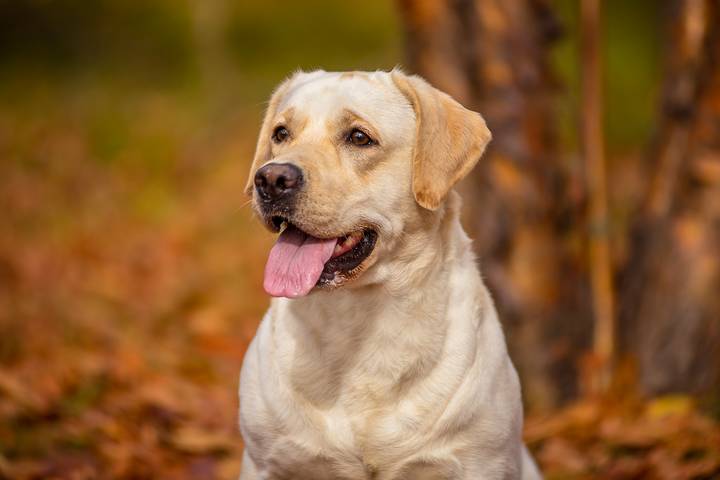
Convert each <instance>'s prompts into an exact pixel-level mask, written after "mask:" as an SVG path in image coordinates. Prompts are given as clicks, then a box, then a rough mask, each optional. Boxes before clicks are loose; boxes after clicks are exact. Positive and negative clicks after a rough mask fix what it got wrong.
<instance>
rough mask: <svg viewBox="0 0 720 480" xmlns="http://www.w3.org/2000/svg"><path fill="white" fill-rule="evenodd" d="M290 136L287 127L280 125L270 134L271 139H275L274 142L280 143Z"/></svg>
mask: <svg viewBox="0 0 720 480" xmlns="http://www.w3.org/2000/svg"><path fill="white" fill-rule="evenodd" d="M289 136H290V132H288V129H287V128H285V127H283V126H280V127H277V128H276V129H275V131H274V132H273V134H272V139H273V140H274V141H275V143H282V142H284V141H285V140H287V139H288V137H289Z"/></svg>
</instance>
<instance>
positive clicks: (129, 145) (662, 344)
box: [0, 0, 720, 479]
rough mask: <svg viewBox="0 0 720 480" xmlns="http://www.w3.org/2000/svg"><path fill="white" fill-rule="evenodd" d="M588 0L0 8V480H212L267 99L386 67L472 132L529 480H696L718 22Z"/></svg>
mask: <svg viewBox="0 0 720 480" xmlns="http://www.w3.org/2000/svg"><path fill="white" fill-rule="evenodd" d="M593 3H594V2H592V1H586V0H553V1H545V0H505V1H499V0H474V1H473V0H467V1H449V0H448V1H441V0H437V1H429V0H428V1H422V0H401V1H397V2H392V1H384V0H366V1H364V2H360V3H358V2H338V1H334V0H304V1H302V2H300V1H297V2H289V1H281V0H262V1H259V0H240V1H230V0H184V1H183V0H144V1H141V0H94V1H88V0H0V219H1V220H0V478H8V479H91V478H128V479H130V478H132V479H143V478H147V479H153V478H162V479H175V478H177V479H184V478H196V479H197V478H199V479H202V478H207V479H215V478H218V479H224V478H228V479H229V478H236V477H237V474H238V472H239V466H240V453H241V451H242V440H241V439H240V437H239V435H238V433H237V428H236V423H237V414H236V411H237V396H236V389H237V376H238V372H239V367H240V365H241V361H242V356H243V354H244V351H245V348H246V346H247V344H248V342H249V341H250V339H251V338H252V336H253V334H254V331H255V328H256V326H257V324H258V322H259V320H260V318H261V316H262V313H263V312H264V310H265V309H266V307H267V305H268V298H267V297H266V295H265V294H264V293H263V291H262V288H261V277H262V269H263V266H264V261H265V258H266V254H267V251H268V249H269V247H270V245H271V243H272V240H273V239H272V237H271V236H270V234H268V233H267V232H265V231H264V230H263V229H262V228H260V227H259V225H258V224H257V223H256V222H255V221H254V220H253V218H252V214H251V211H250V208H249V207H248V205H247V199H246V198H245V197H244V195H243V192H242V187H243V185H244V182H245V180H246V175H247V168H248V167H249V163H250V159H251V157H252V154H253V148H254V142H255V138H256V135H257V132H258V129H259V124H260V120H261V118H262V112H263V108H264V104H265V101H266V100H267V98H268V96H269V94H270V92H271V91H272V88H273V87H274V86H275V85H276V84H277V83H279V82H280V81H281V80H283V79H284V78H285V77H286V76H287V75H288V74H290V73H291V72H293V71H295V70H296V69H299V68H301V69H304V70H312V69H315V68H323V69H326V70H375V69H389V68H392V67H394V66H396V65H402V66H403V67H404V68H405V70H406V71H409V72H417V73H421V74H423V75H424V76H426V77H427V78H428V79H429V80H430V81H431V82H433V83H434V84H436V85H437V86H439V87H441V88H443V89H444V90H447V91H448V92H450V93H452V94H453V95H454V96H456V97H457V98H458V99H460V100H461V101H463V103H465V104H466V105H467V106H469V107H471V108H474V109H477V110H478V111H480V112H482V113H483V114H484V115H485V116H486V118H487V120H488V123H489V125H490V127H491V129H492V130H493V131H494V133H495V140H494V142H493V147H492V148H491V150H490V151H489V153H488V155H486V157H485V159H483V160H482V161H481V164H480V166H479V167H478V169H476V172H475V173H474V174H473V176H472V177H471V178H470V179H468V181H466V182H465V183H464V184H463V185H462V187H461V190H462V193H463V195H464V196H465V211H466V218H465V222H466V225H467V228H468V230H469V232H470V233H471V235H472V236H473V237H474V238H475V239H476V246H477V249H478V255H479V261H480V263H481V265H482V270H483V273H484V275H485V277H486V279H487V281H488V284H489V286H490V288H491V290H492V293H493V295H494V296H495V298H496V300H497V303H498V308H499V309H500V312H501V317H502V319H503V322H504V326H505V329H506V332H507V334H508V341H509V344H510V347H511V352H512V354H513V358H514V360H515V362H516V364H517V365H518V367H519V369H520V371H521V374H522V377H523V384H524V389H525V397H526V398H525V400H526V404H527V410H528V413H529V416H528V420H527V422H526V424H527V425H526V439H527V441H528V443H529V446H530V447H531V449H532V450H533V452H534V453H535V455H536V456H537V458H538V460H539V462H540V463H541V465H542V466H543V468H544V470H545V471H546V473H547V475H548V478H618V479H619V478H672V479H680V478H718V476H720V429H719V428H718V423H717V422H718V418H719V417H720V396H719V395H718V391H719V385H720V374H719V370H720V357H719V352H720V348H719V347H718V345H719V344H718V342H719V341H720V274H719V272H720V235H719V233H718V231H719V230H720V133H719V132H720V66H719V65H718V59H720V6H719V5H718V2H717V1H715V0H663V1H656V0H637V1H634V2H627V1H621V0H606V1H604V2H601V5H602V9H601V11H600V13H599V14H595V13H593V11H592V8H589V9H585V10H583V8H581V7H588V6H590V7H592V4H593ZM595 28H598V29H599V31H598V33H599V35H595V33H594V32H595ZM593 45H596V46H597V47H598V50H597V51H594V50H593ZM593 79H595V80H597V82H596V84H594V83H593V81H592V80H593ZM594 120H596V121H597V123H596V124H593V123H592V122H593V121H594ZM593 125H595V126H594V127H593ZM603 146H604V148H603ZM603 174H604V175H603ZM603 176H605V177H606V181H603V179H602V177H603Z"/></svg>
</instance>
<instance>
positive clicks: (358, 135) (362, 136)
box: [348, 128, 375, 147]
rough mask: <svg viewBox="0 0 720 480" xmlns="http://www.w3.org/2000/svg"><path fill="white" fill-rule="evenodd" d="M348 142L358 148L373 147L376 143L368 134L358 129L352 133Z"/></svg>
mask: <svg viewBox="0 0 720 480" xmlns="http://www.w3.org/2000/svg"><path fill="white" fill-rule="evenodd" d="M348 141H350V142H351V143H352V144H353V145H357V146H358V147H367V146H368V145H373V144H374V143H375V142H373V139H372V138H370V136H369V135H368V134H367V133H365V132H363V131H362V130H358V129H357V128H356V129H355V130H353V131H352V132H350V136H349V137H348Z"/></svg>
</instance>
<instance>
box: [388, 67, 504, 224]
mask: <svg viewBox="0 0 720 480" xmlns="http://www.w3.org/2000/svg"><path fill="white" fill-rule="evenodd" d="M391 75H392V79H393V81H394V82H395V85H396V86H397V87H398V89H400V91H401V92H402V94H403V95H405V97H406V98H407V99H408V101H409V102H410V104H411V105H412V107H413V109H414V110H415V117H416V118H417V132H416V140H415V150H414V152H413V165H412V189H413V195H414V196H415V201H417V203H418V204H420V206H422V207H424V208H427V209H428V210H435V209H437V208H438V206H440V204H441V203H442V202H443V200H444V199H445V197H446V196H447V194H448V192H449V191H450V189H451V188H452V187H453V185H455V184H456V183H457V182H458V181H459V180H460V179H462V178H463V177H464V176H465V175H467V174H468V173H469V172H470V170H472V168H473V167H474V166H475V164H476V163H477V161H478V160H479V159H480V156H481V155H482V154H483V152H484V151H485V147H486V146H487V144H488V143H489V142H490V139H491V138H492V135H491V134H490V130H488V128H487V125H486V124H485V120H483V118H482V117H481V116H480V114H479V113H476V112H473V111H471V110H468V109H466V108H465V107H463V106H462V105H460V104H459V103H458V102H456V101H455V100H453V99H452V98H451V97H450V95H448V94H446V93H443V92H441V91H440V90H438V89H436V88H435V87H433V86H432V85H430V84H429V83H428V82H426V81H425V80H423V79H422V78H420V77H418V76H415V75H412V76H408V75H405V74H404V73H402V72H399V71H397V70H394V71H393V72H392V73H391Z"/></svg>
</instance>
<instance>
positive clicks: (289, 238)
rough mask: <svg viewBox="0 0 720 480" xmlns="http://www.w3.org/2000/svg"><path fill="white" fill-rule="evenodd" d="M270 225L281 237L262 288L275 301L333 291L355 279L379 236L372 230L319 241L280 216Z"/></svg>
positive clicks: (268, 264) (271, 252) (367, 229)
mask: <svg viewBox="0 0 720 480" xmlns="http://www.w3.org/2000/svg"><path fill="white" fill-rule="evenodd" d="M271 223H272V225H271V226H272V227H273V229H274V230H277V231H279V232H280V236H279V237H278V239H277V241H276V243H275V246H273V248H272V250H271V251H270V256H269V258H268V262H267V265H266V267H265V281H264V284H263V286H264V287H265V291H266V292H267V293H269V294H270V295H272V296H275V297H289V298H295V297H300V296H303V295H307V294H308V293H309V292H310V290H312V289H313V287H315V286H319V287H333V286H337V285H339V284H340V283H343V282H344V281H346V280H348V279H351V278H353V277H354V276H355V275H357V273H359V271H360V268H361V265H362V263H363V261H364V260H365V259H366V258H368V257H369V256H370V254H371V253H372V251H373V249H374V248H375V243H376V240H377V232H376V231H375V230H372V229H369V228H362V229H358V230H355V231H353V232H350V233H348V234H346V235H343V236H340V237H335V238H318V237H314V236H312V235H311V234H309V233H306V232H304V231H303V230H301V229H300V228H298V227H297V226H295V225H293V224H292V223H290V221H289V220H288V219H287V218H285V217H282V216H279V215H276V216H273V217H272V218H271Z"/></svg>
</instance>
